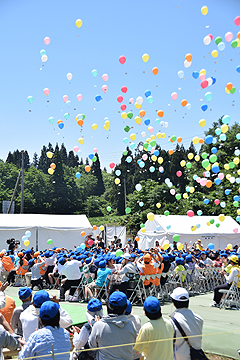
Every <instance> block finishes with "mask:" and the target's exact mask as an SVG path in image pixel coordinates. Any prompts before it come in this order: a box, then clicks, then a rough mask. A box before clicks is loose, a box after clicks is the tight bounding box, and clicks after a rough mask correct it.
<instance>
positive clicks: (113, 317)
mask: <svg viewBox="0 0 240 360" xmlns="http://www.w3.org/2000/svg"><path fill="white" fill-rule="evenodd" d="M126 309H127V296H126V294H124V293H123V292H121V291H115V292H113V293H112V294H111V295H110V296H109V299H108V301H107V311H108V315H104V316H103V317H102V319H101V320H99V321H98V322H96V324H95V325H94V326H93V328H92V332H91V335H90V337H89V347H90V348H97V347H99V348H101V349H99V350H98V353H97V359H98V360H112V359H114V360H132V349H133V345H132V344H133V343H135V340H136V336H137V331H136V329H135V326H134V325H133V323H132V322H131V321H129V320H128V318H127V316H126V315H125V311H126ZM122 344H126V346H119V345H122ZM128 344H129V345H128ZM113 345H114V347H110V348H108V346H113Z"/></svg>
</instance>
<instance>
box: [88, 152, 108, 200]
mask: <svg viewBox="0 0 240 360" xmlns="http://www.w3.org/2000/svg"><path fill="white" fill-rule="evenodd" d="M95 156H96V158H97V160H96V161H95V162H93V163H92V166H91V168H92V174H93V175H94V176H96V178H97V186H96V188H95V189H94V193H93V195H95V196H100V195H102V194H103V193H104V191H105V187H104V184H103V178H102V172H101V167H100V161H99V156H98V154H97V153H96V154H95Z"/></svg>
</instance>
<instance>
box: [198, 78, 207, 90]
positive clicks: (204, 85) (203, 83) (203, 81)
mask: <svg viewBox="0 0 240 360" xmlns="http://www.w3.org/2000/svg"><path fill="white" fill-rule="evenodd" d="M200 85H201V87H202V88H203V89H205V88H206V87H208V81H207V80H202V81H201V83H200Z"/></svg>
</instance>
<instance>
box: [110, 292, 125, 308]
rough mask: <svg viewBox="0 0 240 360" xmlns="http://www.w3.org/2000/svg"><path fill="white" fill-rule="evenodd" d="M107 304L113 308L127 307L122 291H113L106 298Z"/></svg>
mask: <svg viewBox="0 0 240 360" xmlns="http://www.w3.org/2000/svg"><path fill="white" fill-rule="evenodd" d="M108 302H109V304H110V305H113V306H124V305H127V296H126V294H124V293H123V292H122V291H114V292H113V293H112V294H111V295H110V296H109V298H108Z"/></svg>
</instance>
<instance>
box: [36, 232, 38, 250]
mask: <svg viewBox="0 0 240 360" xmlns="http://www.w3.org/2000/svg"><path fill="white" fill-rule="evenodd" d="M36 251H38V228H36Z"/></svg>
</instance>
